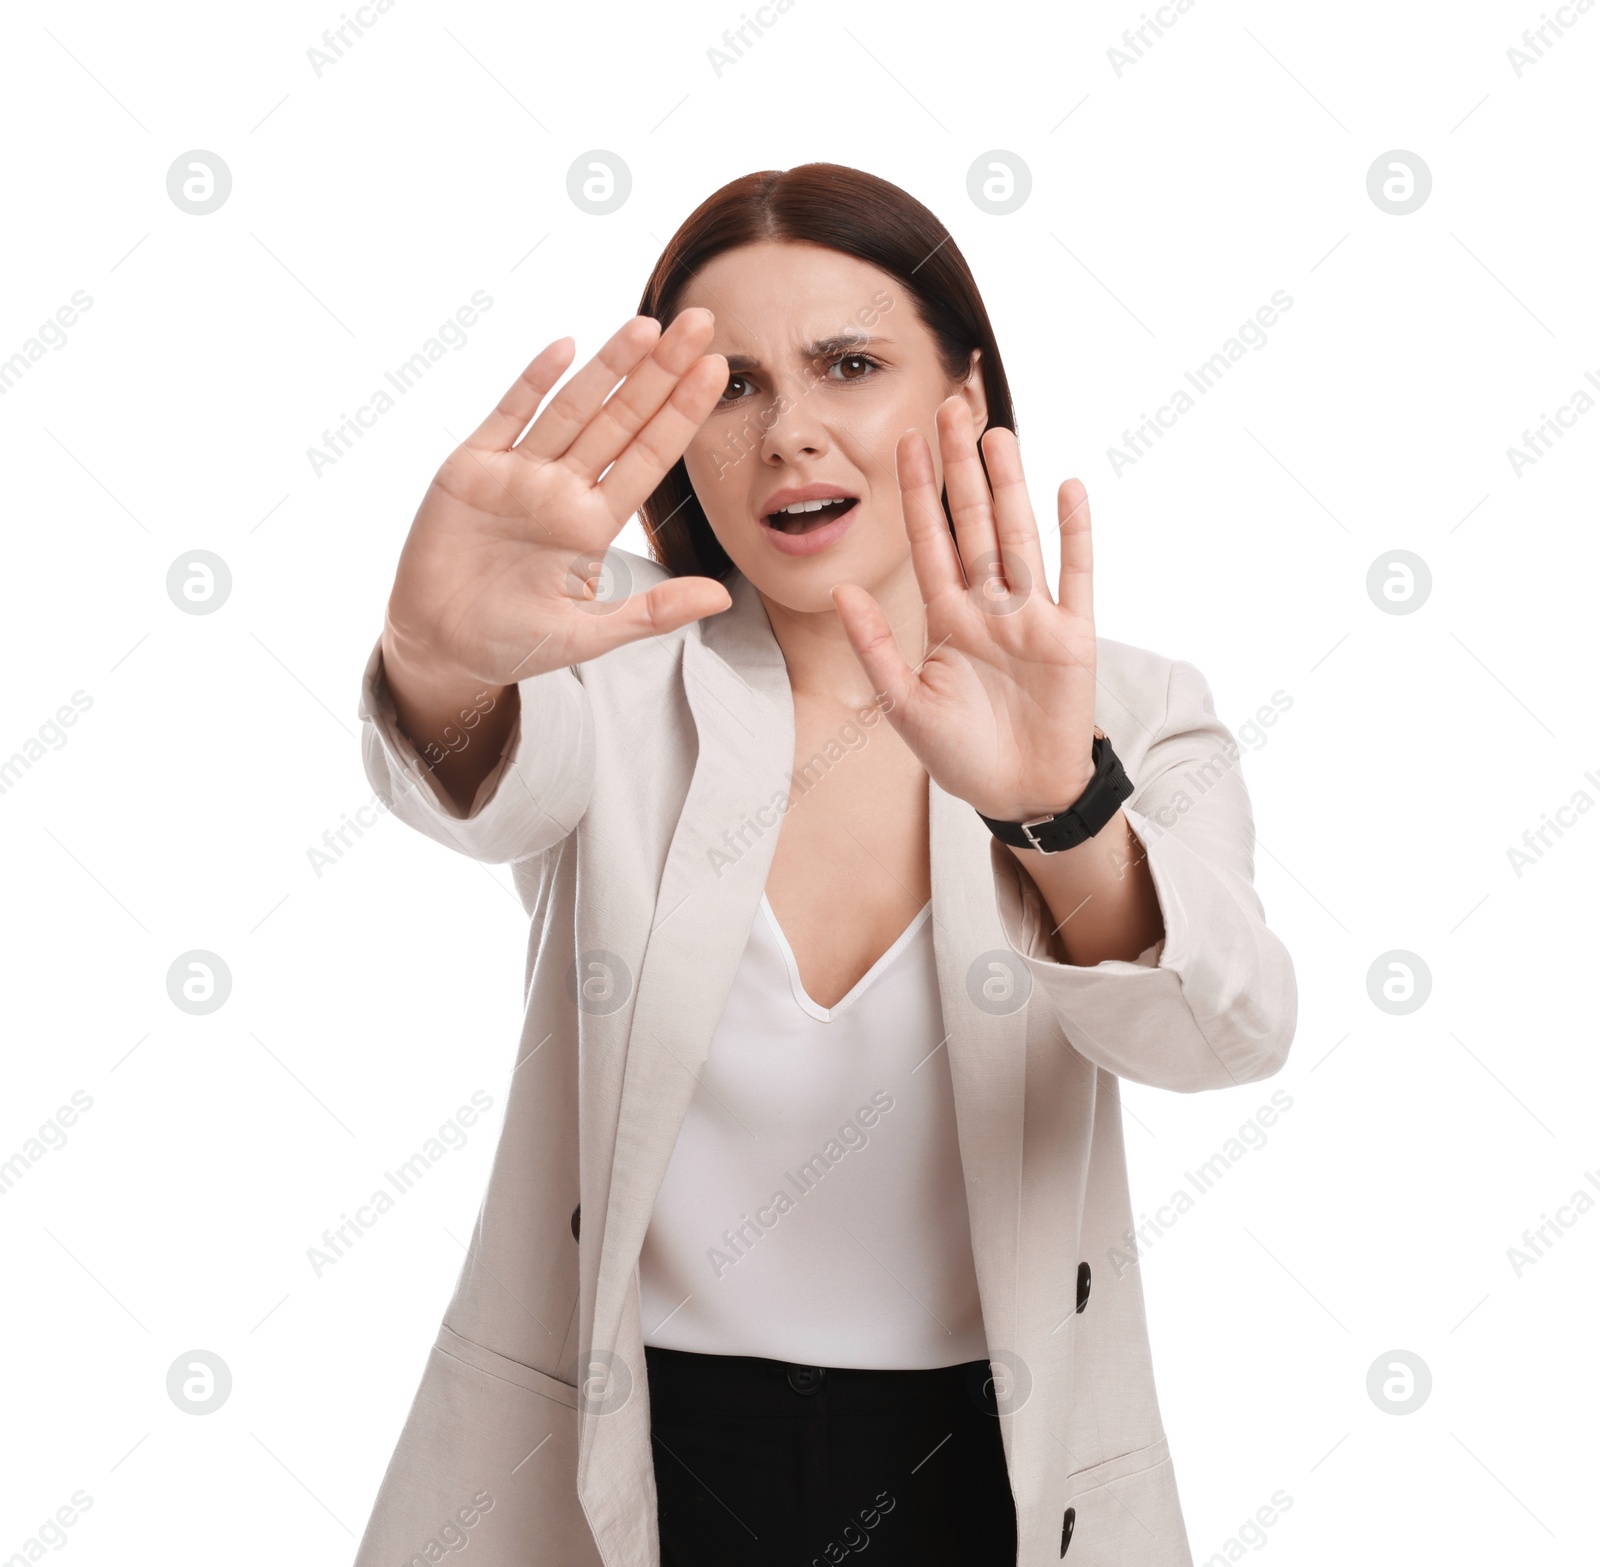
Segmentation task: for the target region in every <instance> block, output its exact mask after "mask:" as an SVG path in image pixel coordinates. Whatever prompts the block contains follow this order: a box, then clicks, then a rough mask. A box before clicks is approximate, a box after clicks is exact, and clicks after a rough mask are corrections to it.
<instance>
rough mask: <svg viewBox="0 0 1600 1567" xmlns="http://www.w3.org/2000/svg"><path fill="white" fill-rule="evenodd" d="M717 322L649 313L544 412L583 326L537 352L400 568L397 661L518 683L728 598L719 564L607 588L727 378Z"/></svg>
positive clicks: (693, 314) (435, 497)
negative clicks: (616, 549) (624, 539)
mask: <svg viewBox="0 0 1600 1567" xmlns="http://www.w3.org/2000/svg"><path fill="white" fill-rule="evenodd" d="M713 329H714V322H713V320H712V316H711V312H710V311H708V310H685V311H683V312H682V313H681V314H680V315H679V316H678V317H677V318H676V319H675V320H674V321H673V323H672V325H671V326H670V327H669V328H668V329H667V330H666V331H665V332H664V333H663V332H662V331H661V329H660V326H659V324H658V323H657V322H656V321H654V320H653V319H651V318H649V317H645V316H635V317H634V318H633V319H632V320H630V321H627V322H625V323H624V324H623V326H622V327H621V328H619V329H618V331H617V332H616V333H615V334H613V336H612V337H611V339H610V340H609V341H608V342H607V343H606V345H605V346H604V347H603V348H602V349H601V350H600V352H599V353H598V354H597V355H596V356H595V358H593V359H592V360H590V361H589V363H588V364H586V365H585V366H584V367H583V368H582V369H581V370H580V371H579V372H578V373H577V374H576V375H575V376H573V377H572V379H571V380H570V381H568V382H567V384H566V385H565V386H563V387H562V388H561V390H560V391H559V392H558V393H557V394H556V395H555V397H554V398H553V399H552V400H551V402H550V404H549V406H548V407H547V408H545V409H544V411H543V412H542V413H539V416H538V418H536V419H535V418H534V414H535V412H536V411H537V410H538V408H539V405H540V403H541V402H543V400H544V398H545V396H546V394H547V393H548V392H549V391H550V388H551V387H552V386H554V384H555V382H556V381H557V380H558V379H559V377H560V375H561V373H562V371H563V370H564V369H565V368H566V366H567V364H568V363H569V362H570V357H571V349H570V347H569V346H568V345H569V344H570V343H571V339H570V338H562V339H560V340H559V341H557V342H555V343H552V344H550V345H549V347H547V348H546V349H545V350H544V351H543V352H542V353H541V354H539V355H538V357H537V358H535V359H534V361H533V363H532V364H530V365H529V366H528V368H527V369H526V370H525V371H524V372H523V373H522V376H521V377H520V378H519V379H518V381H517V382H516V384H515V385H514V386H513V387H512V388H511V389H510V390H509V391H508V392H507V393H506V395H505V396H504V397H503V398H502V399H501V400H500V404H499V406H498V407H497V408H496V409H495V410H494V412H493V413H491V414H490V415H489V417H488V418H487V419H485V420H484V421H483V423H482V424H481V425H480V426H479V427H478V428H477V429H476V430H475V431H474V432H473V433H472V434H471V435H470V436H469V437H468V438H467V439H466V440H465V441H464V442H463V443H462V444H461V445H460V446H459V447H457V448H456V450H455V451H453V452H452V453H451V454H450V456H449V457H448V458H446V459H445V462H444V464H443V466H442V467H441V468H440V469H439V471H438V473H437V474H435V475H434V479H433V482H432V483H431V484H430V485H429V486H428V491H427V494H426V495H425V496H424V497H423V500H422V505H421V506H420V507H419V508H418V511H417V515H416V519H415V521H414V522H413V523H412V527H411V533H410V535H409V537H408V538H407V540H406V544H405V548H404V549H403V551H402V552H401V556H400V564H399V568H398V570H397V572H396V574H395V585H394V591H393V592H392V593H391V595H390V599H389V613H388V624H387V626H386V628H385V633H384V643H385V659H386V660H389V659H390V658H391V657H392V658H393V660H394V661H395V662H396V663H402V662H404V663H409V664H410V665H411V666H412V667H414V668H419V669H427V670H428V671H429V672H430V676H431V677H432V678H433V679H435V680H438V681H439V682H440V683H446V681H447V680H448V679H449V678H454V679H456V680H457V681H458V682H459V683H462V684H465V683H468V682H471V683H485V684H489V685H495V686H501V685H509V684H511V683H512V682H514V681H518V680H526V679H529V678H531V677H532V676H534V675H536V674H539V673H541V672H543V671H545V670H549V669H557V668H560V667H562V666H564V665H568V664H575V663H580V662H583V661H585V660H588V659H593V658H597V657H598V656H599V655H600V654H602V653H604V652H607V651H609V650H610V649H611V648H613V647H617V646H619V645H621V644H622V643H624V642H629V641H635V640H638V639H640V638H642V637H647V636H656V635H660V634H661V633H663V632H666V631H669V630H673V629H675V628H676V627H678V626H681V625H683V624H685V623H687V622H688V621H691V620H695V619H698V618H699V617H700V616H702V615H707V614H715V613H716V612H717V611H719V610H722V609H725V608H727V605H728V592H727V589H726V588H724V587H723V586H722V585H721V584H720V583H719V582H716V581H715V580H713V579H711V578H707V577H693V576H684V577H674V578H670V579H668V580H667V581H665V582H661V583H658V584H657V585H656V586H655V587H653V588H651V589H650V590H649V591H648V592H644V593H635V594H632V595H631V596H629V594H628V592H627V589H626V587H622V588H621V590H620V592H619V593H618V594H617V595H616V598H615V599H614V600H609V599H608V600H607V601H605V602H604V603H597V602H596V599H595V595H594V590H593V587H592V583H593V580H594V578H595V576H596V575H597V574H598V570H599V566H600V563H601V561H602V560H603V558H604V556H605V553H606V550H607V547H608V546H609V545H610V544H611V541H612V540H613V539H614V538H615V537H616V535H617V534H618V533H619V532H620V531H621V529H622V527H623V525H624V524H625V523H626V522H627V521H628V519H629V517H631V516H632V515H633V514H634V512H635V511H637V510H638V508H639V507H640V506H641V505H642V504H643V502H644V500H645V498H646V497H647V496H648V495H649V494H650V492H651V491H652V490H654V489H655V487H656V486H657V485H658V484H659V483H660V482H661V479H662V477H663V476H664V475H665V474H666V473H667V471H668V470H669V469H670V468H671V467H672V465H673V464H674V463H675V462H676V461H677V460H678V458H679V457H680V456H682V454H683V451H684V449H685V447H686V446H687V445H688V444H689V442H690V440H691V439H692V438H693V436H694V434H695V432H696V431H697V430H698V429H699V427H700V426H701V424H703V423H704V422H705V418H706V415H707V414H708V413H709V412H710V410H711V408H712V407H713V406H714V405H715V403H716V401H717V398H718V397H719V396H720V395H721V393H722V391H723V390H724V388H725V387H726V385H727V379H728V368H727V361H726V359H724V358H723V357H722V355H720V354H706V353H704V352H703V350H704V348H705V346H706V344H707V343H708V342H709V341H710V340H711V336H712V332H713ZM622 377H626V379H625V380H624V381H623V384H622V386H621V387H620V388H618V389H617V390H616V392H615V395H609V394H611V393H612V391H613V388H615V387H616V385H617V381H618V380H619V378H622ZM530 419H532V420H533V424H532V426H531V427H530V428H529V429H528V431H527V433H526V434H525V435H523V436H522V438H521V440H520V441H519V440H518V438H517V437H518V434H519V432H521V431H522V428H523V426H524V425H526V424H528V421H529V420H530ZM608 470H609V471H608ZM602 473H604V475H605V477H604V478H602V477H601V474H602Z"/></svg>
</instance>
